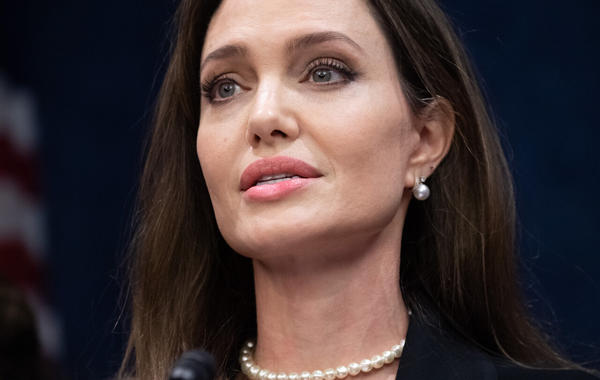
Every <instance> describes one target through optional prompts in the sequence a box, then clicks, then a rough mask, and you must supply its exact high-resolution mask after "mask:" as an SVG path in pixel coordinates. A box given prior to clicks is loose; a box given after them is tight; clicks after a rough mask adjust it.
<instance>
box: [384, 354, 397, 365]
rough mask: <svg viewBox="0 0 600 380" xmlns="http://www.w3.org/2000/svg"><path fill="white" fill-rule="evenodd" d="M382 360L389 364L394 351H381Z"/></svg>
mask: <svg viewBox="0 0 600 380" xmlns="http://www.w3.org/2000/svg"><path fill="white" fill-rule="evenodd" d="M383 361H384V362H385V364H390V363H391V362H393V361H394V353H393V352H392V351H383Z"/></svg>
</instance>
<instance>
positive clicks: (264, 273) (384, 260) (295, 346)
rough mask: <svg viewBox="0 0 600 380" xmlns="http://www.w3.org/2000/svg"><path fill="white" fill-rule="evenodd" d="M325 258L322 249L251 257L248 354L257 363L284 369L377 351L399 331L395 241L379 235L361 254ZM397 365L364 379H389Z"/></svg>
mask: <svg viewBox="0 0 600 380" xmlns="http://www.w3.org/2000/svg"><path fill="white" fill-rule="evenodd" d="M315 256H318V257H315ZM326 257H327V255H325V254H323V253H322V252H320V253H319V254H318V255H315V254H307V255H304V256H301V257H298V255H294V257H278V258H277V259H273V260H254V277H255V289H256V307H257V329H258V331H257V332H258V336H257V344H256V352H255V355H254V358H255V361H256V363H257V364H258V365H259V366H261V367H262V368H266V369H269V370H272V371H278V372H280V371H281V372H288V373H289V372H299V371H300V372H301V371H313V370H317V369H320V370H325V369H327V368H335V367H337V366H340V365H348V364H349V363H351V362H358V361H360V360H362V359H369V358H371V357H372V356H374V355H377V354H381V352H383V351H384V350H389V349H390V347H392V346H393V345H396V344H399V343H400V342H401V341H402V339H404V338H405V336H406V331H407V328H408V315H407V310H406V307H405V305H404V302H403V299H402V294H401V292H400V287H399V269H400V242H399V241H395V242H393V243H389V239H387V242H386V239H383V237H382V236H378V237H376V238H374V239H372V240H371V241H370V242H369V243H368V244H363V245H362V246H361V253H360V254H355V255H350V254H346V255H341V257H344V259H340V260H331V259H325V258H326ZM329 257H331V256H329ZM396 369H397V364H396V362H395V363H392V364H391V365H387V366H384V367H383V368H381V369H379V370H377V371H374V372H372V373H369V374H368V375H369V377H368V378H369V379H376V378H394V377H395V371H396ZM376 373H377V375H375V374H376ZM365 376H366V375H365ZM361 377H362V376H361Z"/></svg>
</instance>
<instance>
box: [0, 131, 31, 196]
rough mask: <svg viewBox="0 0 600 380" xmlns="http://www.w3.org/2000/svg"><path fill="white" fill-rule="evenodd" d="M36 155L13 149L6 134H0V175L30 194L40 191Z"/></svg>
mask: <svg viewBox="0 0 600 380" xmlns="http://www.w3.org/2000/svg"><path fill="white" fill-rule="evenodd" d="M37 162H38V161H37V156H36V154H35V153H31V154H23V153H21V152H18V151H17V150H16V149H15V146H14V145H13V143H12V142H11V141H10V140H9V138H8V136H6V135H4V134H2V135H0V177H5V178H11V179H14V181H15V182H16V183H17V184H18V186H19V187H20V188H21V189H22V190H23V191H25V192H26V193H27V194H29V195H30V196H36V195H37V194H39V191H40V183H39V178H38V165H37Z"/></svg>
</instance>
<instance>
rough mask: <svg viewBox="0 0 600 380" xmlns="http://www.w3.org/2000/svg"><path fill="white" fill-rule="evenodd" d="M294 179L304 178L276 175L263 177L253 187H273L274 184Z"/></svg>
mask: <svg viewBox="0 0 600 380" xmlns="http://www.w3.org/2000/svg"><path fill="white" fill-rule="evenodd" d="M293 178H304V177H300V176H298V175H294V174H289V173H285V174H275V175H265V176H262V177H261V178H260V179H259V180H258V181H256V183H255V184H254V185H253V186H262V185H272V184H274V183H278V182H282V181H287V180H289V179H293Z"/></svg>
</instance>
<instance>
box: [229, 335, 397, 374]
mask: <svg viewBox="0 0 600 380" xmlns="http://www.w3.org/2000/svg"><path fill="white" fill-rule="evenodd" d="M404 343H405V340H404V339H402V341H401V342H400V344H397V345H395V346H392V348H391V349H389V350H386V351H383V353H381V355H375V356H373V357H372V358H371V359H364V360H362V361H360V362H358V363H357V362H353V363H350V364H348V365H347V366H344V365H343V366H339V367H337V368H336V369H333V368H328V369H326V370H324V371H321V370H316V371H312V372H309V371H304V372H301V373H300V374H298V373H296V372H292V373H289V374H288V373H284V372H280V373H277V372H272V371H269V370H266V369H263V368H261V367H259V366H258V365H257V364H256V363H254V348H255V344H254V342H253V341H248V342H246V344H245V345H244V347H242V350H241V352H240V365H241V367H242V372H243V373H244V375H246V376H248V378H250V379H252V380H334V379H336V378H338V379H343V378H345V377H347V376H356V375H358V374H359V373H361V372H364V373H367V372H371V370H372V369H379V368H381V367H383V366H384V365H386V364H390V363H392V362H393V361H394V360H396V359H398V358H399V357H400V356H402V351H403V350H404Z"/></svg>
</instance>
